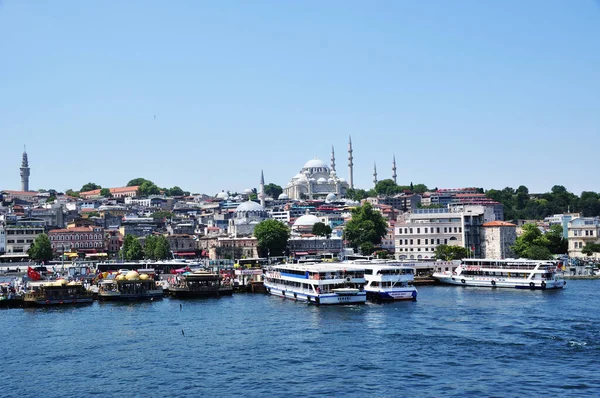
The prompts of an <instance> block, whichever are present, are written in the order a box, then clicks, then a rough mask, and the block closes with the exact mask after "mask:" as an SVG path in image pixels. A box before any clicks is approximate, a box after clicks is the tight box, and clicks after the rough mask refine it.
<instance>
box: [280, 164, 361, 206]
mask: <svg viewBox="0 0 600 398" xmlns="http://www.w3.org/2000/svg"><path fill="white" fill-rule="evenodd" d="M348 187H349V186H348V183H347V182H346V180H345V179H343V178H339V177H338V176H337V175H336V172H335V170H334V169H332V168H329V167H328V166H327V164H325V162H323V161H322V160H319V159H316V158H315V159H312V160H309V161H308V162H306V164H304V167H302V170H300V172H299V173H298V174H296V175H295V176H294V177H292V179H291V181H290V182H289V183H288V184H287V186H286V187H285V188H284V193H285V194H286V195H287V196H288V198H290V199H296V200H297V199H325V198H327V196H328V195H329V194H335V195H336V197H341V196H344V195H345V194H346V190H347V189H348ZM330 197H331V196H330Z"/></svg>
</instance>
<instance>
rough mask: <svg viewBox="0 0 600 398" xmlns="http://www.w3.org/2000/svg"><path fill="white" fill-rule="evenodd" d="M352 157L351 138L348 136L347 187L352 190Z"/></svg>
mask: <svg viewBox="0 0 600 398" xmlns="http://www.w3.org/2000/svg"><path fill="white" fill-rule="evenodd" d="M353 160H354V159H353V157H352V137H351V136H348V185H349V186H350V188H351V189H354V176H353V167H354V163H353Z"/></svg>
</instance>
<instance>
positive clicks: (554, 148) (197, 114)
mask: <svg viewBox="0 0 600 398" xmlns="http://www.w3.org/2000/svg"><path fill="white" fill-rule="evenodd" d="M0 61H1V62H0V137H1V140H2V148H3V154H2V156H1V157H0V170H1V172H0V189H19V186H20V178H19V166H20V161H21V153H22V148H23V144H27V151H28V153H29V158H30V165H31V169H32V171H31V178H30V185H31V188H32V189H39V188H46V189H48V188H55V189H58V190H64V189H67V188H73V189H79V188H80V187H81V186H82V185H83V184H84V183H86V182H89V181H91V182H95V183H98V184H100V185H102V186H107V187H111V186H121V185H124V184H126V183H127V181H129V180H130V179H132V178H135V177H144V178H147V179H150V180H153V181H154V182H155V183H156V184H157V185H159V186H169V187H170V186H173V185H178V186H181V187H182V188H184V189H185V190H190V191H193V192H203V193H208V194H214V193H216V192H218V191H220V190H222V189H226V190H237V191H241V190H243V189H245V188H249V187H257V186H258V181H259V177H260V171H261V169H264V172H265V179H266V180H267V182H275V183H277V184H279V185H282V186H285V184H287V182H288V181H289V179H290V178H291V177H292V176H294V175H295V174H296V173H297V172H298V171H299V170H300V168H301V167H302V165H303V164H304V163H305V162H306V161H307V160H309V159H312V158H314V157H318V158H321V159H323V160H324V161H326V162H327V163H329V157H330V150H331V145H334V146H335V149H336V155H337V162H336V163H337V169H338V174H339V175H341V176H342V177H347V166H346V165H347V153H346V149H347V141H348V135H349V134H351V135H352V140H353V143H354V163H355V171H354V174H355V185H356V186H357V187H360V188H367V189H368V188H371V187H372V182H371V181H372V170H373V162H374V161H375V162H377V169H378V174H379V179H383V178H389V177H390V176H391V160H392V156H393V154H395V155H396V159H397V162H398V182H399V183H402V184H408V183H410V182H414V183H425V184H426V185H428V186H429V187H440V188H442V187H444V188H450V187H464V186H481V187H484V188H486V189H489V188H503V187H505V186H513V187H517V186H519V185H526V186H528V187H529V189H530V191H532V192H541V191H548V190H549V189H550V188H551V187H552V185H556V184H561V185H565V186H566V187H567V188H568V189H569V190H571V191H573V192H576V193H578V194H579V193H580V192H581V191H582V190H588V191H600V187H599V185H600V173H598V169H597V165H596V163H597V161H596V160H597V152H598V144H599V142H600V3H599V2H595V1H593V0H589V1H586V0H578V1H563V0H539V1H536V0H528V1H516V0H515V1H480V0H473V1H460V0H457V1H443V0H439V1H434V0H431V1H400V0H397V1H348V0H344V1H342V0H339V1H327V2H323V1H295V2H292V1H275V0H274V1H212V2H208V1H182V0H180V1H173V2H170V1H147V0H144V1H134V0H130V1H116V0H112V1H92V0H90V1H75V0H73V1H68V0H63V1H43V0H32V1H17V0H0ZM154 115H156V119H155V118H154Z"/></svg>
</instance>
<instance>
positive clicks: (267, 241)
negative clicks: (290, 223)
mask: <svg viewBox="0 0 600 398" xmlns="http://www.w3.org/2000/svg"><path fill="white" fill-rule="evenodd" d="M254 236H255V237H256V239H257V240H258V248H259V249H260V251H261V254H262V255H265V254H270V255H271V256H282V255H284V254H285V249H286V248H287V242H288V239H289V238H290V230H289V228H288V227H287V225H285V224H283V223H281V222H279V221H277V220H273V219H270V220H264V221H261V222H260V223H258V224H257V225H256V227H255V228H254Z"/></svg>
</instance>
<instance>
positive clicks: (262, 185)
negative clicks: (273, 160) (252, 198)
mask: <svg viewBox="0 0 600 398" xmlns="http://www.w3.org/2000/svg"><path fill="white" fill-rule="evenodd" d="M265 195H266V194H265V173H264V172H263V171H262V170H261V171H260V193H259V196H260V198H259V199H260V205H261V206H262V207H263V209H264V208H265Z"/></svg>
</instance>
